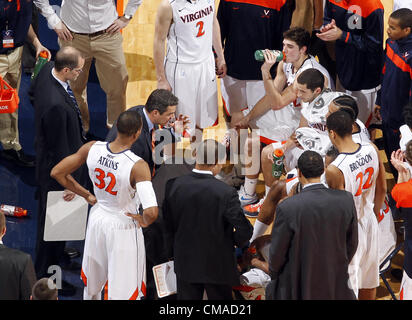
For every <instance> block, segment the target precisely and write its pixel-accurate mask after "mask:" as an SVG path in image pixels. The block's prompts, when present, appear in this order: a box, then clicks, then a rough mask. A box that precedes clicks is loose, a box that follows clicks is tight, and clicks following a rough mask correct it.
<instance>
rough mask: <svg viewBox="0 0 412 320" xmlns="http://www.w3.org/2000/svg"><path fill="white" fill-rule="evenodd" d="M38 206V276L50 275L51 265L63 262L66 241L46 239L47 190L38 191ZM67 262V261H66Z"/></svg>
mask: <svg viewBox="0 0 412 320" xmlns="http://www.w3.org/2000/svg"><path fill="white" fill-rule="evenodd" d="M38 196H39V199H38V206H37V240H36V262H35V265H34V267H35V269H36V275H37V278H38V279H40V278H43V277H50V276H51V275H52V273H53V272H55V271H54V270H53V271H52V273H51V274H48V269H49V267H50V266H53V265H57V266H59V264H60V263H62V262H63V259H64V258H65V257H64V248H65V245H66V242H65V241H44V240H43V235H44V225H45V222H46V205H47V191H46V190H40V191H39V192H38ZM64 262H66V263H67V261H64Z"/></svg>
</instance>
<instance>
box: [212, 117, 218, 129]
mask: <svg viewBox="0 0 412 320" xmlns="http://www.w3.org/2000/svg"><path fill="white" fill-rule="evenodd" d="M218 124H219V117H217V118H216V121H215V123H214V124H212V127H215V126H217V125H218Z"/></svg>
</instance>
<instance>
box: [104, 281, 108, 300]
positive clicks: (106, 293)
mask: <svg viewBox="0 0 412 320" xmlns="http://www.w3.org/2000/svg"><path fill="white" fill-rule="evenodd" d="M103 299H104V300H109V281H106V284H105V285H104V298H103Z"/></svg>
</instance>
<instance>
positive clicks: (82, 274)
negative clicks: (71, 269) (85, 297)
mask: <svg viewBox="0 0 412 320" xmlns="http://www.w3.org/2000/svg"><path fill="white" fill-rule="evenodd" d="M80 277H81V278H82V280H83V283H84V286H85V287H87V277H86V275H85V274H84V272H83V269H81V270H80Z"/></svg>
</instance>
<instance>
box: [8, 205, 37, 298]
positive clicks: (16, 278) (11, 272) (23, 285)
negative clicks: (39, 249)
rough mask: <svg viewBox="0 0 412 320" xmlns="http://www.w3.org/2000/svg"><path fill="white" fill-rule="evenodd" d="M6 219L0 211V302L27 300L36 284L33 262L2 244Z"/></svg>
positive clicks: (26, 255)
mask: <svg viewBox="0 0 412 320" xmlns="http://www.w3.org/2000/svg"><path fill="white" fill-rule="evenodd" d="M5 233H6V218H5V217H4V213H3V212H2V211H1V210H0V300H29V299H30V295H31V288H32V286H33V285H34V283H35V282H36V274H35V272H34V266H33V262H32V260H31V257H30V255H29V254H28V253H25V252H22V251H20V250H16V249H11V248H7V247H6V246H5V245H4V244H3V241H2V240H3V236H4V235H5Z"/></svg>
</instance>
